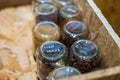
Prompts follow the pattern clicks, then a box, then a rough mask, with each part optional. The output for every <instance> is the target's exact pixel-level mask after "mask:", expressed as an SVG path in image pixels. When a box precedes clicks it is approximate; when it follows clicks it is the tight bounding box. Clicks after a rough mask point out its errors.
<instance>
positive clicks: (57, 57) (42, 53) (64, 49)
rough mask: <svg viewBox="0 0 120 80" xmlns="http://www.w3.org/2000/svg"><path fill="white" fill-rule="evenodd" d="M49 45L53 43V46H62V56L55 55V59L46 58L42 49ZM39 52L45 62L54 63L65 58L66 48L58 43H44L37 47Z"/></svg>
mask: <svg viewBox="0 0 120 80" xmlns="http://www.w3.org/2000/svg"><path fill="white" fill-rule="evenodd" d="M49 43H53V44H54V43H55V44H59V45H60V46H62V48H63V52H62V54H59V55H57V56H56V57H49V56H46V55H45V54H44V52H43V47H44V46H45V45H46V44H49ZM39 50H40V53H39V54H40V56H41V57H42V58H43V59H45V60H47V61H52V62H56V61H58V60H60V59H61V58H62V57H63V56H65V53H66V46H65V45H64V44H62V43H60V42H58V41H46V42H44V43H43V44H42V45H41V46H40V47H39Z"/></svg>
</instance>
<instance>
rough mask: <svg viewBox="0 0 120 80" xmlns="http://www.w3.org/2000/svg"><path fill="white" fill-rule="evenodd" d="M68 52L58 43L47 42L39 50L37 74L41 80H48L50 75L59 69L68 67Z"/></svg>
mask: <svg viewBox="0 0 120 80" xmlns="http://www.w3.org/2000/svg"><path fill="white" fill-rule="evenodd" d="M67 55H68V51H67V48H66V47H65V46H64V44H62V43H60V42H58V41H46V42H45V43H43V44H42V45H41V46H40V47H39V48H38V49H37V74H38V77H39V79H40V80H46V78H47V76H48V75H49V73H50V72H51V71H52V70H53V69H55V68H58V67H62V66H65V65H67Z"/></svg>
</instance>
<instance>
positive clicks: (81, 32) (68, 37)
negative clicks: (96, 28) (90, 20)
mask: <svg viewBox="0 0 120 80" xmlns="http://www.w3.org/2000/svg"><path fill="white" fill-rule="evenodd" d="M80 39H89V30H88V28H87V27H86V26H85V25H84V24H83V23H82V22H80V21H69V22H68V23H66V24H65V25H64V28H63V32H62V42H63V43H64V44H65V45H66V46H67V47H70V46H71V45H72V44H73V43H74V42H75V41H77V40H80Z"/></svg>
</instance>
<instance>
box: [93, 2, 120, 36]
mask: <svg viewBox="0 0 120 80" xmlns="http://www.w3.org/2000/svg"><path fill="white" fill-rule="evenodd" d="M95 3H96V4H97V5H98V7H99V8H100V10H101V11H102V13H103V14H104V16H105V17H106V18H107V20H108V21H109V22H110V24H111V25H112V27H113V29H114V30H115V32H116V33H117V34H118V35H119V36H120V27H119V26H120V22H119V21H120V5H119V3H120V0H95Z"/></svg>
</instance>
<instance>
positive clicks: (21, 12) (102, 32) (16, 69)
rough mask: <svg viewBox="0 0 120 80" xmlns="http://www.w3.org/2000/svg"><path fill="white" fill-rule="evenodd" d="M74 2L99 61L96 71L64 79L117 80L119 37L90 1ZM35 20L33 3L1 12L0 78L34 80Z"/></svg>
mask: <svg viewBox="0 0 120 80" xmlns="http://www.w3.org/2000/svg"><path fill="white" fill-rule="evenodd" d="M74 2H75V4H76V5H77V6H78V7H79V9H80V10H81V15H82V17H83V20H82V21H83V22H84V23H85V24H86V26H88V28H89V29H90V32H91V33H90V34H91V40H93V41H94V42H95V43H96V44H97V46H98V48H99V55H100V60H101V63H102V64H101V66H100V67H99V69H97V70H96V71H93V72H89V73H87V74H82V75H78V76H74V77H71V78H68V79H63V80H120V38H119V37H118V36H117V34H116V33H115V32H114V30H113V29H112V27H111V25H110V24H109V23H108V22H107V20H106V19H105V18H104V16H103V15H102V14H101V12H100V10H99V9H98V8H97V6H96V5H95V3H94V2H93V0H74ZM34 19H35V18H34V14H33V8H32V6H20V7H14V8H6V9H2V10H1V11H0V80H37V79H36V78H37V77H36V63H35V61H34V59H33V55H34V54H35V51H34V46H33V45H34V43H33V39H32V28H33V27H34V26H35V20H34Z"/></svg>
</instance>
